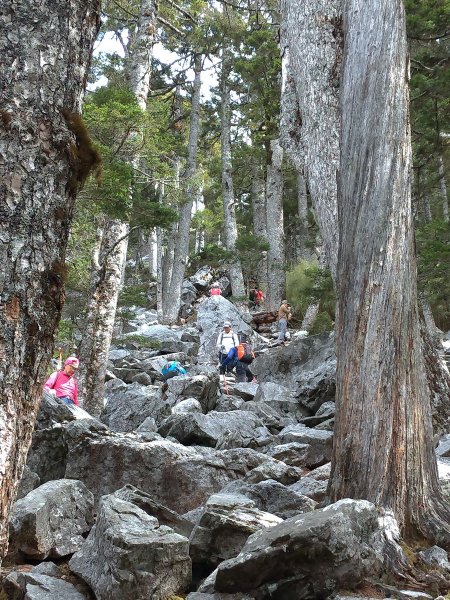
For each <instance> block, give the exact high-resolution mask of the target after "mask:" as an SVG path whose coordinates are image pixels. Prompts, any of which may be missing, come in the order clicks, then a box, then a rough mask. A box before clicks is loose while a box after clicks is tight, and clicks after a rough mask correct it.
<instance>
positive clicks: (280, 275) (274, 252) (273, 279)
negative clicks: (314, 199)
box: [266, 140, 286, 310]
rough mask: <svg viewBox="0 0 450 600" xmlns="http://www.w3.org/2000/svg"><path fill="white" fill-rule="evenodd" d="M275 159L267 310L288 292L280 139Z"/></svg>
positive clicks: (269, 184) (269, 199)
mask: <svg viewBox="0 0 450 600" xmlns="http://www.w3.org/2000/svg"><path fill="white" fill-rule="evenodd" d="M270 148H271V150H272V155H271V161H270V163H269V164H268V165H267V180H266V211H267V216H266V221H267V223H268V224H270V226H269V227H267V240H268V242H269V251H268V253H267V295H266V307H267V310H275V309H277V308H278V307H279V306H280V304H281V301H282V300H283V298H284V297H285V295H286V274H285V271H284V262H285V261H284V258H285V257H284V229H283V174H282V171H281V165H282V162H283V150H282V149H281V146H280V145H279V140H272V141H271V143H270Z"/></svg>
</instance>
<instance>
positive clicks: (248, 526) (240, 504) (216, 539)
mask: <svg viewBox="0 0 450 600" xmlns="http://www.w3.org/2000/svg"><path fill="white" fill-rule="evenodd" d="M280 522H281V519H280V518H279V517H276V516H274V515H272V514H270V513H267V512H263V511H261V510H260V509H259V508H257V507H256V504H255V502H253V501H252V500H250V499H249V498H246V497H245V496H241V495H239V494H224V493H220V494H214V495H213V496H211V497H210V498H209V499H208V502H207V503H206V506H205V510H204V512H203V514H202V516H201V518H200V520H199V522H198V524H197V525H196V526H195V528H194V530H193V532H192V535H191V539H190V554H191V558H192V562H193V563H194V564H197V565H202V566H207V567H209V568H211V567H212V568H214V567H216V566H217V565H218V564H219V563H221V562H222V561H223V560H226V559H227V558H231V557H233V556H236V555H237V554H239V551H240V550H241V548H242V546H243V545H244V543H245V542H246V541H247V538H248V536H249V535H250V534H252V533H255V531H258V530H259V529H261V528H263V527H273V526H274V525H276V524H277V523H280Z"/></svg>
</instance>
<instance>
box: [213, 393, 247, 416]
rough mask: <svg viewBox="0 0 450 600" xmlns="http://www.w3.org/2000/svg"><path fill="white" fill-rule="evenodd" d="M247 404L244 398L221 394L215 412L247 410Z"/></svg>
mask: <svg viewBox="0 0 450 600" xmlns="http://www.w3.org/2000/svg"><path fill="white" fill-rule="evenodd" d="M245 404H246V402H245V400H243V399H242V398H237V397H236V396H230V395H226V394H221V395H220V396H219V398H218V399H217V404H216V406H215V407H214V410H215V411H217V412H229V411H231V410H239V409H242V410H246V407H245Z"/></svg>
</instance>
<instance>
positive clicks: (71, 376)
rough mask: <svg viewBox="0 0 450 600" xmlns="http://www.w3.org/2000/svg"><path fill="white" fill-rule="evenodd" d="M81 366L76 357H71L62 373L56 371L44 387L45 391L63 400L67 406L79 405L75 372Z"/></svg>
mask: <svg viewBox="0 0 450 600" xmlns="http://www.w3.org/2000/svg"><path fill="white" fill-rule="evenodd" d="M79 366H80V362H79V360H78V358H76V356H69V358H68V359H66V361H65V363H64V369H63V370H62V371H55V372H54V373H52V374H51V375H50V377H49V378H48V379H47V381H46V382H45V385H44V390H45V391H46V392H48V393H49V394H52V395H53V396H56V397H57V398H59V399H60V400H62V401H63V402H64V403H65V404H76V405H78V383H77V380H76V379H75V371H76V369H78V367H79Z"/></svg>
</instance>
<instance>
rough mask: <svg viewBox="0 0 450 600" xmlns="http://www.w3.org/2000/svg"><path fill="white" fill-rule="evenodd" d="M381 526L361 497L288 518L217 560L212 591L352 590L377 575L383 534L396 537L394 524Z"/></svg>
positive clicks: (290, 594) (302, 593)
mask: <svg viewBox="0 0 450 600" xmlns="http://www.w3.org/2000/svg"><path fill="white" fill-rule="evenodd" d="M386 527H389V530H388V531H386V530H385V529H383V528H380V524H379V513H378V512H377V510H376V508H375V507H374V506H373V504H371V503H370V502H367V501H364V500H357V501H355V500H348V499H347V500H341V501H340V502H337V503H336V504H332V505H330V506H327V507H326V508H325V509H322V510H315V511H313V512H310V513H306V514H303V515H300V516H296V517H293V518H291V519H288V520H287V521H284V522H283V523H280V524H279V525H275V526H274V527H271V528H269V529H262V530H260V531H258V532H257V533H255V534H253V535H252V536H250V537H249V539H248V540H247V542H246V544H245V546H244V547H243V549H242V551H241V552H240V554H239V555H238V556H237V557H236V558H232V559H229V560H226V561H224V562H222V563H221V564H220V565H219V567H218V569H217V572H216V576H215V591H218V592H229V593H236V592H251V591H252V590H258V592H259V595H258V597H263V598H268V597H273V598H328V597H329V596H331V594H332V593H333V591H334V590H339V589H342V588H346V589H353V588H355V587H357V585H358V584H359V583H360V582H361V581H362V580H363V579H364V578H365V577H367V576H370V577H372V578H373V577H377V576H378V575H379V574H381V572H382V569H383V563H384V556H383V550H384V547H385V545H386V538H389V536H390V535H393V533H394V532H395V533H396V534H397V535H398V528H397V526H396V524H395V522H394V523H392V522H390V524H389V525H386ZM269 588H270V590H271V594H270V596H269V594H268V589H269ZM265 593H266V594H267V595H265Z"/></svg>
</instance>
